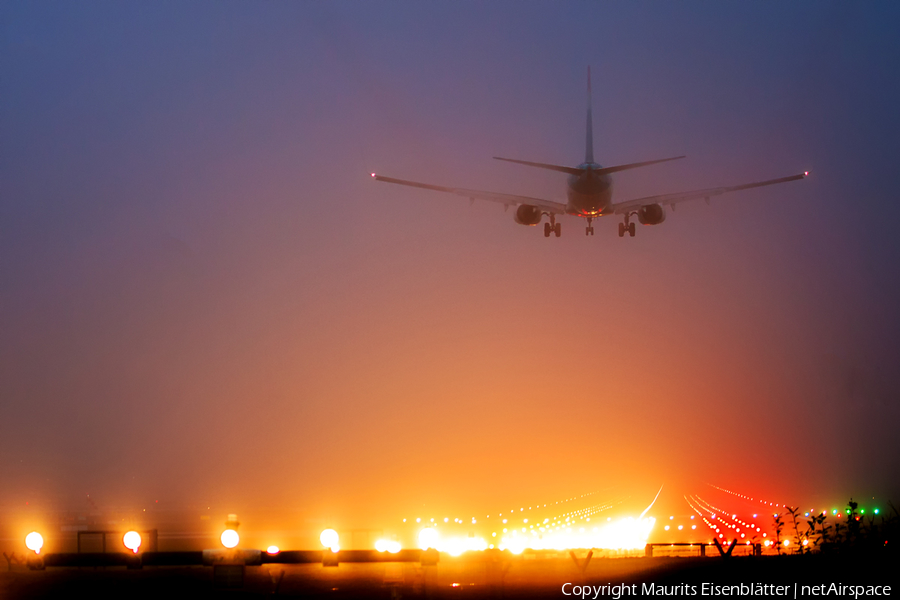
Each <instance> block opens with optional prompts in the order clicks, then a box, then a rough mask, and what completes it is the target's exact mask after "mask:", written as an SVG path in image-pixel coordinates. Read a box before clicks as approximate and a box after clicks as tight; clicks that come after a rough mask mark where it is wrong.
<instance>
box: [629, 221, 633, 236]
mask: <svg viewBox="0 0 900 600" xmlns="http://www.w3.org/2000/svg"><path fill="white" fill-rule="evenodd" d="M628 235H630V236H631V237H634V223H629V224H628Z"/></svg>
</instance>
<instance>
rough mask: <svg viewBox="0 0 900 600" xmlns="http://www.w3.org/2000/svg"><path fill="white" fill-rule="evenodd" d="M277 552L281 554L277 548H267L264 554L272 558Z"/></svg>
mask: <svg viewBox="0 0 900 600" xmlns="http://www.w3.org/2000/svg"><path fill="white" fill-rule="evenodd" d="M279 552H281V550H279V548H278V546H269V547H268V548H266V554H268V555H270V556H274V555H276V554H278V553H279Z"/></svg>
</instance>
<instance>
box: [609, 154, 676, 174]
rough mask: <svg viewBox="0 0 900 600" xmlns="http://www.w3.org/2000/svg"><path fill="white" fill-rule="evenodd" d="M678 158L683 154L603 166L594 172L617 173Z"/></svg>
mask: <svg viewBox="0 0 900 600" xmlns="http://www.w3.org/2000/svg"><path fill="white" fill-rule="evenodd" d="M680 158H684V156H673V157H672V158H660V159H658V160H648V161H646V162H638V163H629V164H627V165H617V166H615V167H603V168H601V169H597V170H595V171H594V173H600V174H602V175H609V174H610V173H618V172H619V171H627V170H628V169H637V168H638V167H648V166H650V165H655V164H659V163H664V162H669V161H670V160H678V159H680Z"/></svg>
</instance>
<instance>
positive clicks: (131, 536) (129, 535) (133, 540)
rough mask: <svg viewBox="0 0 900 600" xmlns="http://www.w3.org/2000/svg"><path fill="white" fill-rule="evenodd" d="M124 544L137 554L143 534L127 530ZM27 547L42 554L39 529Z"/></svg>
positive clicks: (33, 533)
mask: <svg viewBox="0 0 900 600" xmlns="http://www.w3.org/2000/svg"><path fill="white" fill-rule="evenodd" d="M235 535H237V532H235ZM222 536H223V539H222V543H223V544H224V543H225V540H224V536H225V534H224V533H223V534H222ZM122 544H123V545H124V546H125V547H126V548H128V549H129V550H131V551H132V552H133V553H135V554H137V553H138V550H139V549H140V547H141V534H140V533H138V532H137V531H128V532H126V533H125V535H123V536H122ZM235 545H237V544H236V543H235ZM25 547H26V548H28V549H29V550H31V551H32V552H34V553H35V554H40V553H41V548H43V547H44V536H42V535H41V534H40V533H38V532H37V531H32V532H31V533H29V534H28V535H26V536H25Z"/></svg>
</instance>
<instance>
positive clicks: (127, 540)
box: [122, 531, 141, 554]
mask: <svg viewBox="0 0 900 600" xmlns="http://www.w3.org/2000/svg"><path fill="white" fill-rule="evenodd" d="M122 543H123V544H125V547H126V548H128V549H129V550H131V551H132V552H134V553H135V554H137V552H138V549H139V548H140V547H141V534H139V533H138V532H137V531H129V532H128V533H126V534H125V535H123V536H122Z"/></svg>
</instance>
